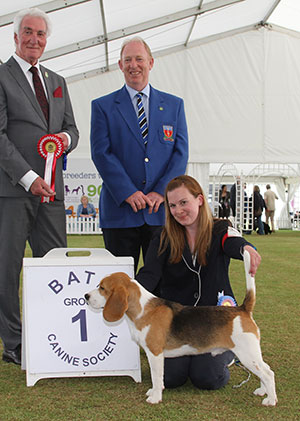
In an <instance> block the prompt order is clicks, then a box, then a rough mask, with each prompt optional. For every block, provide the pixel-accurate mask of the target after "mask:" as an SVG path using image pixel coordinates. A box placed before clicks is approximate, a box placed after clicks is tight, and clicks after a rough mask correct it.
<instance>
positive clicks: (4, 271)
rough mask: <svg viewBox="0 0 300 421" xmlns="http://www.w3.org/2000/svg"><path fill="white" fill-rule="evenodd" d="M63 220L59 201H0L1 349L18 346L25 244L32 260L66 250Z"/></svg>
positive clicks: (37, 199) (8, 198) (33, 199)
mask: <svg viewBox="0 0 300 421" xmlns="http://www.w3.org/2000/svg"><path fill="white" fill-rule="evenodd" d="M65 218H66V217H65V209H64V202H63V201H56V200H55V201H54V202H51V203H41V198H40V197H33V198H30V197H28V198H17V197H16V198H11V197H0V238H1V241H0V268H1V270H0V337H1V339H2V341H3V345H4V347H5V348H8V349H14V348H16V347H17V346H18V345H19V344H20V343H21V320H20V306H19V279H20V271H21V268H22V261H23V257H24V251H25V246H26V240H29V243H30V245H31V248H32V253H33V257H42V256H44V255H45V254H46V253H47V252H48V251H49V250H51V249H52V248H55V247H66V246H67V239H66V219H65Z"/></svg>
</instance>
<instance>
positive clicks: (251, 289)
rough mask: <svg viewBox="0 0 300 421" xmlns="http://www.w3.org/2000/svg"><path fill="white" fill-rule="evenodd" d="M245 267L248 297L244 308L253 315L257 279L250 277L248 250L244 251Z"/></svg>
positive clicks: (243, 305)
mask: <svg viewBox="0 0 300 421" xmlns="http://www.w3.org/2000/svg"><path fill="white" fill-rule="evenodd" d="M244 267H245V275H246V288H247V291H246V296H245V299H244V302H243V304H242V307H244V309H245V311H246V312H247V313H252V311H253V309H254V306H255V297H256V289H255V279H254V277H253V276H252V275H250V273H249V271H250V254H249V252H248V251H247V250H245V251H244Z"/></svg>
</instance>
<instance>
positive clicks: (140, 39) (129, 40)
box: [120, 36, 152, 60]
mask: <svg viewBox="0 0 300 421" xmlns="http://www.w3.org/2000/svg"><path fill="white" fill-rule="evenodd" d="M131 42H141V43H142V44H144V47H145V48H146V51H147V53H148V54H149V57H151V58H152V52H151V49H150V47H149V45H148V44H147V43H146V41H144V40H143V38H141V37H138V36H136V37H133V38H127V39H125V41H124V42H123V44H122V46H121V51H120V59H121V60H122V54H123V51H124V48H125V47H126V45H128V44H130V43H131Z"/></svg>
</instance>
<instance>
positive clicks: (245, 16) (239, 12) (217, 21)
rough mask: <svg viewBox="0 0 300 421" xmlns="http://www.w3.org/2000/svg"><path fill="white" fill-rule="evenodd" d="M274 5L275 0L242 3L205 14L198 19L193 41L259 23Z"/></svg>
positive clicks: (256, 0)
mask: <svg viewBox="0 0 300 421" xmlns="http://www.w3.org/2000/svg"><path fill="white" fill-rule="evenodd" d="M249 3H251V7H249V6H250V4H249ZM273 4H274V0H264V1H262V0H251V2H249V1H242V2H240V3H236V4H232V5H229V6H227V7H223V8H222V9H217V10H213V11H211V12H207V13H204V14H203V15H201V16H199V18H198V19H197V22H196V25H195V27H194V30H193V33H192V37H191V41H193V40H195V39H196V40H197V39H199V38H205V37H208V36H211V35H215V34H221V33H223V32H227V31H230V30H233V29H236V28H241V27H245V26H248V25H251V24H252V25H253V23H258V22H260V21H261V20H262V19H263V18H264V17H265V16H266V14H267V13H268V12H269V11H270V9H271V7H272V5H273ZM237 16H238V19H237Z"/></svg>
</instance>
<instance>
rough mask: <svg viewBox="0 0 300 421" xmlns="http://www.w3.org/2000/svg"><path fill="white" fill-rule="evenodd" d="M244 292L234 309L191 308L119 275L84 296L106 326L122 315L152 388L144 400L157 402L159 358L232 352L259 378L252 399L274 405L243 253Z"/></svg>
mask: <svg viewBox="0 0 300 421" xmlns="http://www.w3.org/2000/svg"><path fill="white" fill-rule="evenodd" d="M244 265H245V272H246V286H247V292H246V296H245V299H244V302H243V304H242V305H241V306H238V307H228V306H207V307H204V306H203V307H201V306H200V307H191V306H183V305H181V304H178V303H174V302H171V301H167V300H164V299H161V298H158V297H155V296H154V295H153V294H151V293H150V292H149V291H147V290H146V289H145V288H143V287H142V286H141V285H140V284H139V283H138V282H137V281H135V280H133V279H130V278H129V276H128V275H126V274H125V273H123V272H118V273H113V274H112V275H110V276H107V277H105V278H103V279H102V280H101V282H100V285H99V287H98V288H97V289H94V290H93V291H91V292H89V293H87V294H85V299H86V302H87V303H88V304H89V306H90V307H91V309H92V310H94V311H101V310H103V317H104V319H105V320H106V321H108V322H115V321H117V320H120V319H121V318H122V317H123V315H124V314H126V316H127V320H128V324H129V329H130V332H131V336H132V339H133V340H134V341H135V342H136V343H137V344H139V345H140V346H141V347H142V348H143V349H144V350H145V352H146V355H147V358H148V362H149V365H150V371H151V378H152V388H151V389H150V390H148V392H147V396H148V398H147V402H149V403H152V404H154V403H158V402H160V401H161V400H162V392H163V389H164V382H163V374H164V357H179V356H182V355H196V354H202V353H206V352H210V353H211V354H212V355H213V356H215V355H217V354H221V353H223V352H224V351H227V350H231V351H232V352H233V353H234V354H235V355H236V356H237V358H238V359H239V360H240V361H241V363H242V364H243V365H244V366H245V367H246V368H248V369H249V370H250V371H252V373H254V374H255V375H256V376H258V377H259V378H260V387H259V388H258V389H256V390H255V391H254V394H255V395H259V396H264V395H265V394H266V395H267V396H266V397H265V398H264V399H263V401H262V404H263V405H266V406H275V405H276V403H277V396H276V390H275V380H274V373H273V371H272V370H271V369H270V367H269V366H268V365H267V364H266V363H265V362H264V361H263V359H262V354H261V349H260V332H259V328H258V326H257V325H256V323H255V322H254V320H253V318H252V311H253V308H254V304H255V281H254V277H252V276H251V275H250V274H249V269H250V255H249V253H248V252H247V251H245V252H244Z"/></svg>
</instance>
